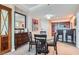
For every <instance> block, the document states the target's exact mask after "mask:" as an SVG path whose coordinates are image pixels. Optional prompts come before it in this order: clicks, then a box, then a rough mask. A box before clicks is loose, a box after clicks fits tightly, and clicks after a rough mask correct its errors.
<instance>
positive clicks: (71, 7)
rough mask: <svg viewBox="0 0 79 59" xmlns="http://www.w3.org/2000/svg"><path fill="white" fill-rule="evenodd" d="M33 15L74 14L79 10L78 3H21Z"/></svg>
mask: <svg viewBox="0 0 79 59" xmlns="http://www.w3.org/2000/svg"><path fill="white" fill-rule="evenodd" d="M22 6H24V7H25V8H26V9H28V10H29V14H30V15H31V16H33V17H40V18H41V17H44V16H45V15H47V14H52V15H54V16H66V15H69V14H76V13H77V12H78V10H79V5H78V4H23V5H22Z"/></svg>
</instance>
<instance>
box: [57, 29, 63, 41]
mask: <svg viewBox="0 0 79 59" xmlns="http://www.w3.org/2000/svg"><path fill="white" fill-rule="evenodd" d="M57 33H58V34H57V37H58V40H59V36H60V35H62V42H63V41H64V34H63V30H57Z"/></svg>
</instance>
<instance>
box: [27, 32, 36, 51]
mask: <svg viewBox="0 0 79 59" xmlns="http://www.w3.org/2000/svg"><path fill="white" fill-rule="evenodd" d="M28 37H29V51H30V49H32V45H35V40H33V39H32V33H31V32H28Z"/></svg>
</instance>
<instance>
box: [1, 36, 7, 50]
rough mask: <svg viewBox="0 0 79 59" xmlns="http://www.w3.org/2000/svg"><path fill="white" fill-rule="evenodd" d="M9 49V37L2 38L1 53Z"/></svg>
mask: <svg viewBox="0 0 79 59" xmlns="http://www.w3.org/2000/svg"><path fill="white" fill-rule="evenodd" d="M6 49H8V36H2V37H1V51H5V50H6Z"/></svg>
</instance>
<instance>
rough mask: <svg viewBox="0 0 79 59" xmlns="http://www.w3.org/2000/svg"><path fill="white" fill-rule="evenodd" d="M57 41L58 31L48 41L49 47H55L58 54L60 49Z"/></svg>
mask: <svg viewBox="0 0 79 59" xmlns="http://www.w3.org/2000/svg"><path fill="white" fill-rule="evenodd" d="M57 41H58V37H57V33H55V34H54V38H52V39H49V40H48V41H47V44H48V47H49V46H51V47H54V51H55V52H56V55H57V54H58V51H57Z"/></svg>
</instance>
